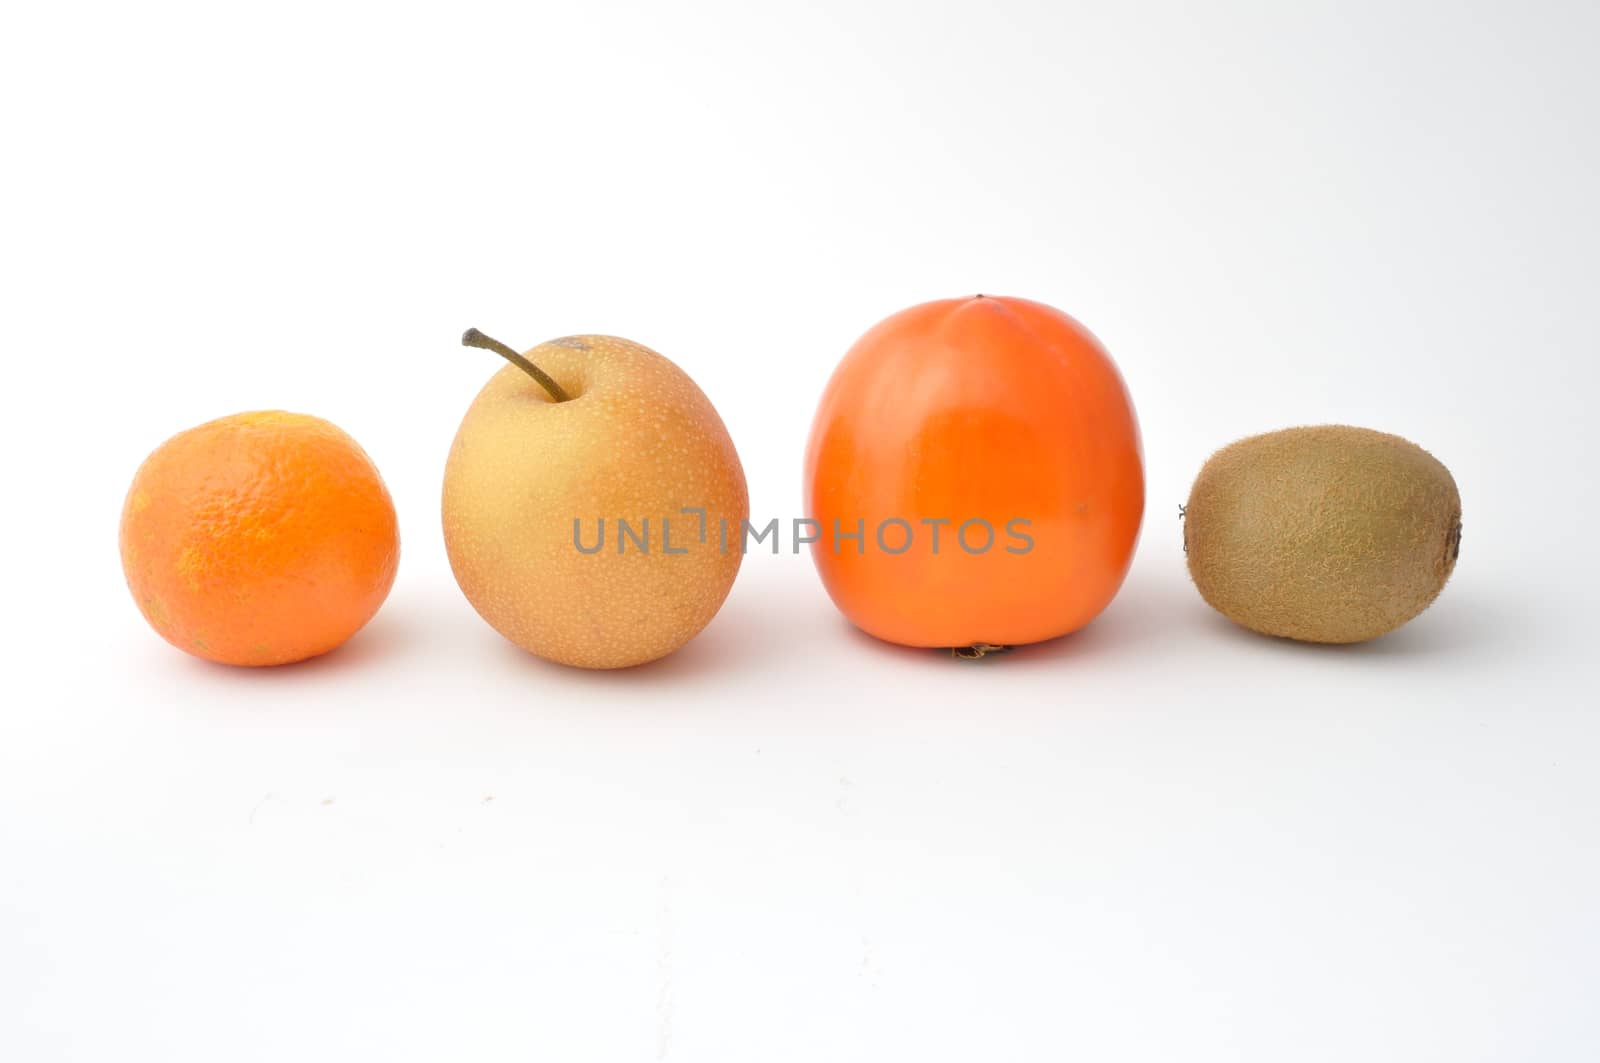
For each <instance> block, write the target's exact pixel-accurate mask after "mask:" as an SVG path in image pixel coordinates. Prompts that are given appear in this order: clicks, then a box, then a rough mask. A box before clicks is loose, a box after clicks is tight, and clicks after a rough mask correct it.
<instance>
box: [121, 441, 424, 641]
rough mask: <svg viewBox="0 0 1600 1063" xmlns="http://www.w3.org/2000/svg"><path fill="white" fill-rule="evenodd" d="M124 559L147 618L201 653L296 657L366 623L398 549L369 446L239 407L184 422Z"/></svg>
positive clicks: (134, 503)
mask: <svg viewBox="0 0 1600 1063" xmlns="http://www.w3.org/2000/svg"><path fill="white" fill-rule="evenodd" d="M121 541H122V568H123V572H124V574H125V575H126V576H127V580H128V588H129V590H131V591H132V592H133V598H134V601H135V602H136V603H137V604H138V606H139V610H140V612H142V613H143V614H144V617H145V619H146V620H148V621H149V622H150V626H151V627H153V628H155V630H156V632H157V633H158V634H160V635H161V637H162V638H164V639H166V640H167V641H168V642H170V643H172V644H173V645H174V646H176V647H178V648H179V649H181V650H184V651H186V652H188V653H192V654H194V655H195V656H197V657H204V658H206V659H207V660H212V661H218V662H220V663H223V664H235V665H274V664H288V663H290V662H293V661H300V660H304V659H306V658H308V657H315V656H317V655H318V654H322V653H326V652H328V651H329V650H331V649H333V648H335V647H336V646H339V645H340V644H342V643H343V642H345V640H347V639H349V638H350V636H352V635H354V634H355V633H356V632H357V631H359V630H360V629H361V627H362V626H363V625H364V624H366V622H367V621H368V620H370V619H371V618H372V616H373V614H375V613H376V612H377V611H378V607H379V606H380V605H382V604H383V600H384V598H386V597H387V596H388V594H389V588H390V586H391V585H392V584H393V583H394V576H395V569H396V566H397V565H398V562H399V558H400V542H399V532H398V527H397V524H396V520H395V512H394V503H393V502H392V501H391V500H390V498H389V492H388V489H387V488H385V487H384V484H383V480H382V478H381V477H380V476H379V475H378V470H377V468H376V467H375V466H374V465H373V463H372V460H371V459H370V458H368V457H367V455H366V452H365V451H363V450H362V449H361V447H360V446H359V445H357V443H356V441H355V440H354V439H351V438H350V437H349V436H348V435H346V434H345V433H344V432H343V431H341V430H340V429H339V428H338V427H336V426H334V425H332V424H330V423H329V422H327V421H324V420H322V419H321V418H319V417H311V416H307V415H305V414H297V413H285V412H283V411H281V410H270V411H262V412H254V413H240V414H235V415H233V416H231V417H224V418H221V419H220V420H216V421H210V422H208V423H206V424H203V425H200V426H198V427H196V428H191V429H189V430H188V431H185V432H180V433H179V434H177V435H175V436H173V437H172V438H171V439H169V440H167V441H166V442H165V443H163V444H161V446H159V447H157V448H156V450H155V452H154V453H152V454H151V455H150V456H149V457H148V458H146V459H145V462H144V464H143V465H141V466H140V467H139V471H138V473H137V474H135V476H134V478H133V486H132V487H131V488H130V489H129V491H128V497H127V501H126V502H125V503H124V505H123V510H122V529H121Z"/></svg>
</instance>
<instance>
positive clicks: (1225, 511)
mask: <svg viewBox="0 0 1600 1063" xmlns="http://www.w3.org/2000/svg"><path fill="white" fill-rule="evenodd" d="M1460 547H1461V496H1460V494H1459V493H1458V492H1457V490H1456V482H1455V479H1454V477H1452V476H1451V475H1450V471H1449V470H1448V469H1446V468H1445V467H1444V466H1443V465H1442V464H1440V463H1439V461H1438V459H1436V458H1434V456H1433V455H1432V454H1429V453H1428V452H1427V451H1425V450H1423V449H1422V448H1421V447H1419V446H1417V445H1416V444H1415V443H1411V442H1408V441H1407V440H1404V439H1402V438H1400V437H1399V436H1393V435H1388V434H1386V433H1383V432H1374V431H1372V430H1371V429H1367V428H1352V427H1349V426H1346V425H1321V426H1316V427H1307V428H1286V429H1284V430H1283V431H1280V432H1268V433H1267V434H1265V435H1259V436H1251V437H1250V438H1248V439H1242V440H1240V441H1239V442H1237V443H1233V444H1231V445H1230V446H1227V447H1224V448H1223V449H1222V450H1219V451H1218V452H1217V453H1216V454H1214V455H1212V456H1211V459H1210V460H1209V461H1207V462H1206V464H1205V466H1204V468H1202V469H1201V470H1200V475H1199V476H1198V477H1196V478H1195V482H1194V487H1193V488H1192V489H1191V490H1190V492H1189V503H1188V505H1187V506H1185V507H1184V551H1185V553H1187V555H1188V560H1189V575H1190V576H1191V577H1192V578H1193V579H1194V585H1195V587H1196V588H1198V589H1199V591H1200V596H1201V597H1202V598H1204V599H1205V600H1206V602H1207V603H1209V604H1210V605H1211V607H1212V608H1214V609H1216V610H1217V611H1218V612H1219V613H1221V614H1222V615H1223V616H1226V617H1227V618H1228V619H1229V620H1232V621H1233V622H1234V623H1236V624H1239V625H1241V626H1243V627H1247V628H1249V629H1250V630H1252V631H1259V632H1260V633H1262V634H1263V635H1276V636H1279V637H1282V638H1290V639H1298V640H1300V641H1302V642H1331V643H1343V642H1364V641H1366V640H1368V639H1373V638H1377V637H1378V636H1379V635H1384V634H1387V633H1388V632H1390V631H1393V630H1394V629H1395V628H1397V627H1399V626H1400V625H1401V624H1404V623H1405V622H1406V621H1408V620H1410V619H1411V618H1412V617H1414V616H1416V615H1417V614H1418V613H1420V612H1422V611H1423V610H1424V609H1426V608H1427V607H1428V605H1429V604H1430V603H1431V602H1432V601H1433V600H1434V598H1436V597H1437V596H1438V594H1439V591H1440V590H1442V589H1443V588H1444V585H1445V581H1446V580H1448V579H1449V578H1450V573H1451V571H1452V570H1453V569H1454V568H1455V563H1456V555H1457V553H1458V552H1459V550H1460Z"/></svg>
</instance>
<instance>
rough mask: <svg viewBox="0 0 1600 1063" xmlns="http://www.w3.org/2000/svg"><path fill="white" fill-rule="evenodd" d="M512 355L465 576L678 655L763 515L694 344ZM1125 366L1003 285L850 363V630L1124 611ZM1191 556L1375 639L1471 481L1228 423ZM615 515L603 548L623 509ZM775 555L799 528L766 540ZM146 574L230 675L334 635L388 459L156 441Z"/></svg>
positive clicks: (863, 342) (1408, 602)
mask: <svg viewBox="0 0 1600 1063" xmlns="http://www.w3.org/2000/svg"><path fill="white" fill-rule="evenodd" d="M462 341H463V343H465V344H467V345H468V346H472V347H480V348H484V349H486V350H491V351H494V352H496V353H497V354H500V355H501V356H502V357H504V358H505V359H506V361H507V362H508V363H510V364H508V365H506V366H505V367H503V368H502V369H501V370H500V371H499V372H498V373H497V374H495V375H494V376H493V377H492V378H491V379H490V380H489V382H488V383H487V384H486V385H485V386H484V388H483V390H482V391H481V392H479V394H478V396H477V398H476V399H475V400H474V401H473V403H472V406H471V408H470V409H468V411H467V414H466V416H465V418H464V419H463V420H462V423H461V427H460V429H459V431H458V432H457V434H456V437H455V441H454V443H453V444H452V445H451V449H450V456H449V461H448V463H447V465H446V470H445V481H444V492H443V523H444V538H445V544H446V547H447V550H448V553H449V558H450V565H451V568H452V571H453V572H454V574H455V577H456V581H457V582H458V583H459V584H460V586H461V589H462V591H463V592H464V593H465V594H466V597H467V599H468V600H469V601H470V602H471V603H472V605H473V607H474V608H476V609H477V611H478V613H479V614H480V615H481V616H482V617H483V618H484V619H485V620H486V621H487V622H488V623H489V624H490V625H491V626H492V627H493V628H494V629H495V630H496V631H498V632H500V634H502V635H504V636H505V637H506V638H508V639H510V640H511V641H512V642H514V643H516V644H517V645H519V646H521V647H523V648H524V649H526V650H528V651H529V652H531V653H534V654H537V655H538V656H540V657H544V658H546V659H548V660H551V661H556V662H560V663H562V664H567V665H574V666H577V667H583V668H620V667H627V666H631V665H637V664H642V663H644V662H647V661H652V660H655V659H657V658H660V657H663V656H665V655H667V654H669V653H671V652H672V651H674V650H676V649H677V648H679V647H680V646H682V645H683V644H684V643H686V642H687V641H688V640H689V639H691V638H693V637H694V636H695V635H696V634H697V633H698V632H699V631H700V630H701V629H703V628H704V627H705V626H706V624H708V623H709V622H710V621H711V619H712V617H713V616H715V615H716V613H717V611H718V609H719V608H720V607H721V605H722V603H723V601H724V599H725V598H726V597H727V595H728V591H729V589H730V588H731V587H732V585H733V581H734V578H735V576H736V575H737V574H738V571H739V567H740V563H741V560H742V558H743V556H744V554H745V553H746V552H747V551H749V550H750V549H751V548H752V543H754V544H755V547H756V548H758V549H759V548H761V544H763V543H765V542H766V541H767V537H768V536H775V535H776V530H775V524H776V522H771V523H769V524H762V525H760V526H758V523H753V522H752V521H751V520H750V512H749V496H748V492H747V490H746V484H745V476H744V470H743V468H742V466H741V465H740V462H739V456H738V453H737V452H736V450H735V448H734V445H733V441H732V439H731V438H730V437H729V435H728V431H727V429H726V427H725V426H724V425H723V422H722V419H721V418H720V417H719V416H718V414H717V411H716V409H715V408H714V407H713V406H712V404H711V402H710V400H708V399H707V398H706V396H705V394H704V393H703V392H702V391H701V390H700V389H699V388H698V387H697V386H696V385H695V383H694V381H692V380H691V379H690V378H689V376H688V375H687V374H686V373H684V372H683V370H682V369H680V368H679V367H678V366H677V365H675V364H673V363H672V362H671V361H669V360H667V359H666V358H664V357H662V356H661V355H659V354H657V353H656V352H654V351H652V350H650V349H649V348H647V347H643V346H641V345H639V344H637V343H633V342H631V341H628V340H624V339H619V338H617V337H614V336H599V335H586V336H567V337H563V338H561V339H556V340H551V341H550V342H548V343H544V344H541V345H540V346H538V347H535V348H533V349H532V350H530V351H527V352H526V353H523V354H519V353H517V352H516V351H515V350H513V349H511V348H510V347H507V346H505V345H504V344H501V343H499V342H498V341H496V340H493V339H491V338H489V337H487V336H485V335H483V334H482V333H480V332H478V331H477V330H475V329H474V330H470V331H468V332H467V334H466V335H465V336H464V337H463V340H462ZM1143 460H1144V459H1143V453H1142V449H1141V445H1140V440H1139V429H1138V423H1137V420H1136V419H1135V416H1134V410H1133V404H1132V402H1131V400H1130V399H1129V396H1128V392H1127V389H1126V386H1125V385H1124V383H1123V380H1122V377H1121V375H1120V374H1119V373H1118V371H1117V369H1116V366H1115V365H1114V364H1113V362H1112V361H1111V358H1110V357H1109V356H1108V355H1107V353H1106V352H1105V349H1104V348H1103V347H1102V346H1101V345H1100V344H1099V342H1098V341H1096V340H1095V338H1094V337H1093V336H1092V335H1090V334H1089V332H1088V331H1087V330H1086V329H1084V328H1083V326H1082V325H1080V324H1079V323H1078V322H1076V321H1075V320H1073V319H1072V318H1071V317H1068V316H1067V315H1066V314H1064V313H1062V312H1060V311H1058V310H1055V309H1053V308H1051V307H1049V306H1046V305H1044V304H1042V303H1037V302H1032V301H1029V300H1025V299H1015V298H1005V297H996V296H985V295H978V296H975V297H971V298H961V299H948V300H941V301H936V302H931V303H924V304H922V305H919V306H915V307H912V308H910V309H908V310H904V311H902V312H900V313H898V314H895V315H893V316H891V317H889V318H887V319H886V320H884V321H883V322H881V323H879V324H878V325H877V326H875V327H874V328H872V329H871V330H870V331H868V332H867V333H866V334H865V335H864V336H863V337H862V338H861V339H860V340H859V341H858V342H857V343H856V344H855V345H854V346H853V347H852V348H851V349H850V351H849V352H848V353H847V354H846V355H845V357H844V359H843V361H842V362H841V363H840V365H839V367H838V368H837V370H836V371H835V372H834V374H833V377H832V379H831V380H830V381H829V383H828V385H827V388H826V390H825V391H824V392H823V395H822V399H821V402H820V404H819V407H818V409H817V413H816V418H815V421H814V423H813V426H812V430H811V438H810V441H809V444H808V446H807V448H806V458H805V485H804V487H805V507H806V513H805V517H804V520H803V524H804V526H805V528H806V529H807V532H808V534H806V535H805V536H804V538H803V540H802V541H804V542H807V543H809V544H810V546H811V552H812V557H813V559H814V560H815V562H816V566H817V570H818V572H819V573H820V575H821V577H822V582H823V585H824V587H825V588H826V589H827V592H828V594H829V595H830V597H831V598H832V599H833V601H834V603H835V604H836V605H837V606H838V607H839V609H840V610H841V611H842V612H843V613H844V614H845V616H847V617H848V618H849V619H850V621H851V622H852V623H854V624H855V625H857V626H858V627H860V628H861V629H862V630H864V631H866V632H868V633H869V634H871V635H874V636H876V637H878V638H881V639H884V640H887V641H890V642H895V643H900V644H903V645H908V646H924V647H941V648H948V649H951V650H954V651H955V652H956V653H957V654H958V655H961V656H982V655H984V654H985V653H988V652H990V651H993V650H996V649H1001V648H1005V647H1009V646H1016V645H1021V644H1025V643H1033V642H1040V641H1043V640H1046V639H1052V638H1058V637H1060V636H1063V635H1067V634H1070V633H1071V632H1073V631H1076V630H1078V629H1079V628H1081V627H1083V626H1084V625H1085V624H1087V623H1089V622H1090V621H1091V620H1093V619H1094V617H1095V616H1097V615H1098V614H1099V613H1100V612H1101V611H1102V610H1103V609H1105V607H1106V606H1107V604H1109V603H1110V601H1111V600H1112V598H1113V597H1114V596H1115V595H1116V593H1117V591H1118V589H1119V588H1120V587H1121V585H1122V582H1123V579H1124V577H1125V576H1126V574H1127V571H1128V566H1129V564H1130V562H1131V561H1132V558H1133V553H1134V548H1135V545H1136V543H1137V541H1138V536H1139V528H1140V524H1141V522H1142V519H1143V515H1144V501H1145V497H1144V496H1145V486H1144V466H1143ZM1184 512H1185V523H1184V548H1185V553H1186V554H1187V557H1188V565H1189V571H1190V574H1191V576H1192V577H1193V580H1194V583H1195V586H1196V587H1197V588H1198V590H1199V591H1200V594H1201V595H1202V596H1203V597H1204V598H1205V600H1206V601H1207V602H1209V603H1210V604H1211V605H1212V606H1214V607H1215V608H1216V609H1217V610H1219V611H1220V612H1222V613H1223V614H1224V615H1226V616H1228V617H1229V618H1230V619H1232V620H1234V621H1236V622H1237V623H1239V624H1241V625H1243V626H1245V627H1248V628H1250V629H1252V630H1255V631H1259V632H1261V633H1263V634H1266V635H1274V636H1281V637H1287V638H1294V639H1300V640H1305V641H1310V642H1332V643H1338V642H1355V641H1361V640H1365V639H1370V638H1374V637H1377V636H1379V635H1382V634H1385V633H1386V632H1389V631H1392V630H1394V629H1395V628H1397V627H1399V626H1400V625H1401V624H1403V623H1405V622H1406V621H1408V620H1410V619H1411V618H1412V617H1414V616H1416V615H1417V614H1418V613H1420V612H1421V611H1422V610H1423V609H1424V608H1426V607H1427V606H1428V604H1429V603H1430V602H1432V601H1433V599H1434V597H1435V596H1436V595H1437V594H1438V593H1439V591H1440V589H1441V588H1442V587H1443V586H1444V583H1445V581H1446V580H1447V579H1448V578H1449V575H1450V572H1451V570H1452V568H1453V567H1454V564H1455V560H1456V554H1457V552H1458V550H1459V547H1460V539H1461V503H1460V498H1459V495H1458V494H1457V491H1456V485H1455V482H1454V480H1453V479H1452V477H1451V475H1450V473H1449V472H1448V471H1447V470H1446V469H1445V468H1444V466H1443V465H1441V464H1440V463H1439V462H1438V461H1436V460H1435V459H1434V458H1433V457H1432V456H1431V455H1429V454H1428V453H1427V452H1426V451H1424V450H1422V449H1421V448H1420V447H1417V446H1416V445H1414V444H1412V443H1409V442H1407V441H1406V440H1404V439H1401V438H1399V437H1397V436H1392V435H1386V434H1383V433H1380V432H1375V431H1371V430H1368V429H1361V428H1352V427H1347V426H1321V427H1309V428H1291V429H1286V430H1283V431H1279V432H1273V433H1269V434H1267V435H1261V436H1255V437H1252V438H1249V439H1245V440H1242V441H1240V442H1237V443H1234V444H1233V445H1231V446H1228V447H1226V448H1224V449H1223V450H1221V451H1219V452H1218V453H1217V454H1215V455H1214V456H1213V457H1212V458H1211V459H1210V460H1209V461H1208V462H1206V464H1205V466H1204V468H1203V469H1202V470H1201V471H1200V475H1199V476H1198V478H1197V479H1196V480H1195V483H1194V488H1193V490H1192V491H1191V493H1190V496H1189V501H1188V504H1187V506H1186V507H1185V510H1184ZM607 527H610V528H611V530H612V535H611V539H610V541H609V542H608V540H607V538H606V528H607ZM771 545H772V547H773V548H774V549H775V548H776V546H777V541H776V538H773V539H772V541H771ZM121 548H122V563H123V569H124V572H125V573H126V576H127V581H128V586H129V588H130V589H131V591H132V592H133V597H134V600H135V602H137V604H138V606H139V609H140V610H141V612H142V613H143V614H144V616H145V619H146V620H148V621H149V623H150V625H151V627H153V628H154V629H155V630H156V631H157V632H158V633H159V634H161V636H162V637H164V638H165V639H167V641H169V642H171V643H172V644H173V645H175V646H177V647H178V648H180V649H183V650H185V651H187V652H189V653H192V654H195V655H197V656H200V657H205V658H207V659H210V660H213V661H219V662H223V663H227V664H236V665H276V664H286V663H289V662H293V661H299V660H304V659H306V658H308V657H313V656H316V655H318V654H321V653H326V652H327V651H329V650H331V649H333V648H335V647H336V646H339V645H340V644H341V643H343V642H344V641H345V640H347V639H349V638H350V637H351V636H352V635H354V634H355V633H356V632H357V631H358V630H360V628H361V627H362V626H363V625H364V624H366V622H367V621H368V620H370V619H371V618H372V616H373V615H374V614H375V613H376V612H377V610H378V608H379V607H380V606H381V605H382V604H383V601H384V599H385V598H386V597H387V595H388V593H389V589H390V586H391V585H392V584H393V582H394V577H395V571H396V567H397V565H398V562H399V535H398V528H397V521H396V518H395V511H394V506H393V503H392V501H391V499H390V497H389V494H388V491H387V489H386V488H385V486H384V483H383V480H382V478H381V477H380V476H379V474H378V471H377V469H376V467H375V466H374V465H373V463H372V461H371V460H370V459H369V458H368V456H367V455H366V453H365V452H364V451H363V450H362V449H361V448H360V446H358V445H357V444H356V442H355V441H354V440H353V439H351V438H350V437H349V436H348V435H346V434H345V433H344V432H342V431H340V430H339V429H338V428H336V427H335V426H334V425H332V424H330V423H328V422H327V421H324V420H321V419H319V418H315V417H309V416H305V415H301V414H291V413H284V412H279V411H271V412H257V413H244V414H237V415H234V416H231V417H224V418H222V419H220V420H216V421H211V422H209V423H207V424H203V425H200V426H199V427H197V428H192V429H189V430H188V431H186V432H182V433H179V434H178V435H176V436H174V437H173V438H171V439H169V440H168V441H167V442H165V443H163V444H162V445H161V446H160V447H158V448H157V449H156V451H155V452H154V453H152V454H151V455H150V456H149V458H147V459H146V460H145V462H144V464H143V465H142V466H141V467H140V468H139V470H138V472H137V474H136V475H135V477H134V481H133V486H132V488H131V489H130V490H129V492H128V496H127V500H126V502H125V505H124V508H123V515H122V526H121Z"/></svg>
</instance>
